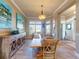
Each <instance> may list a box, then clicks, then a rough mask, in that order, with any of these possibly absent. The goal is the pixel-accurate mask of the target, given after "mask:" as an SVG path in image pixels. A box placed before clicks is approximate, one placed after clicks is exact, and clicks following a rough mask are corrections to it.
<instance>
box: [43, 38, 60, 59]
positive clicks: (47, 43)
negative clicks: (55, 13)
mask: <svg viewBox="0 0 79 59" xmlns="http://www.w3.org/2000/svg"><path fill="white" fill-rule="evenodd" d="M58 41H59V40H53V39H45V40H44V41H43V44H42V45H43V59H55V54H56V48H57V43H58Z"/></svg>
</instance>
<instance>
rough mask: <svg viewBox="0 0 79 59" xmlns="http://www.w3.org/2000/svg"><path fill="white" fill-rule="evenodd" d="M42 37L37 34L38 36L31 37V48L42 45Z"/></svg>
mask: <svg viewBox="0 0 79 59" xmlns="http://www.w3.org/2000/svg"><path fill="white" fill-rule="evenodd" d="M42 40H43V39H42V38H41V36H40V35H39V37H36V38H33V40H32V41H31V44H30V47H31V48H39V47H42Z"/></svg>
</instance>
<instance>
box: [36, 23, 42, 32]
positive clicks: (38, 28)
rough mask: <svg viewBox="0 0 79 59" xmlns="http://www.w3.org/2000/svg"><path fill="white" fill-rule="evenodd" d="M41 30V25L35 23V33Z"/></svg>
mask: <svg viewBox="0 0 79 59" xmlns="http://www.w3.org/2000/svg"><path fill="white" fill-rule="evenodd" d="M39 32H41V25H36V33H39Z"/></svg>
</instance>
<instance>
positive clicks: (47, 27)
mask: <svg viewBox="0 0 79 59" xmlns="http://www.w3.org/2000/svg"><path fill="white" fill-rule="evenodd" d="M46 34H50V25H46Z"/></svg>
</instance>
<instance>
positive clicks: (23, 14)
mask: <svg viewBox="0 0 79 59" xmlns="http://www.w3.org/2000/svg"><path fill="white" fill-rule="evenodd" d="M11 2H12V3H13V4H14V5H15V7H16V8H17V9H18V10H19V11H20V12H21V13H22V14H23V15H24V16H25V18H27V16H26V15H25V14H24V12H23V11H22V10H21V8H20V7H19V6H18V5H17V4H16V3H15V2H14V1H13V0H11Z"/></svg>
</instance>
